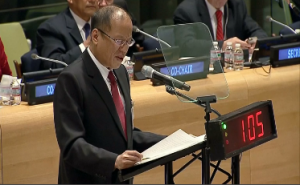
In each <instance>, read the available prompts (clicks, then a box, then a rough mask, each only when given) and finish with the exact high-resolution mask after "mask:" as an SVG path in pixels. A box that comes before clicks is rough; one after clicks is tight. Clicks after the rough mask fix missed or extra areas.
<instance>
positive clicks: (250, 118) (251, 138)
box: [248, 115, 255, 141]
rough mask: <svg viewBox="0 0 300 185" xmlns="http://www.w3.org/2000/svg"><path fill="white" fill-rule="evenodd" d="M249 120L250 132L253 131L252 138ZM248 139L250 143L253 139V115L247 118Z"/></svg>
mask: <svg viewBox="0 0 300 185" xmlns="http://www.w3.org/2000/svg"><path fill="white" fill-rule="evenodd" d="M250 120H251V122H252V130H253V136H251V129H250V128H251V123H250ZM248 137H249V140H250V141H252V140H254V139H255V127H254V116H253V115H249V116H248Z"/></svg>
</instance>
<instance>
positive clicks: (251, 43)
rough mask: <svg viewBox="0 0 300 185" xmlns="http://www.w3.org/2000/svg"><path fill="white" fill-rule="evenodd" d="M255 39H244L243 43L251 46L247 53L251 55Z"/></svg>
mask: <svg viewBox="0 0 300 185" xmlns="http://www.w3.org/2000/svg"><path fill="white" fill-rule="evenodd" d="M256 41H257V37H250V38H249V39H246V40H245V42H247V43H248V44H250V45H251V47H250V48H249V53H250V54H252V53H253V51H254V48H255V45H256Z"/></svg>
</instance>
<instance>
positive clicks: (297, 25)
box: [273, 0, 300, 36]
mask: <svg viewBox="0 0 300 185" xmlns="http://www.w3.org/2000/svg"><path fill="white" fill-rule="evenodd" d="M285 1H286V2H287V4H288V5H289V9H290V12H291V17H292V21H293V23H292V24H290V25H289V26H290V27H291V28H292V29H293V30H296V29H300V0H285ZM279 6H280V7H281V8H282V0H280V1H279ZM288 34H294V33H293V32H292V31H291V30H289V29H288V28H283V29H282V30H280V32H279V35H288ZM273 36H275V34H273Z"/></svg>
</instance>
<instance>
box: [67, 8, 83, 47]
mask: <svg viewBox="0 0 300 185" xmlns="http://www.w3.org/2000/svg"><path fill="white" fill-rule="evenodd" d="M65 18H66V26H67V28H68V31H69V33H70V35H71V36H72V37H73V38H74V40H75V42H76V44H80V43H82V42H83V40H82V37H81V35H80V32H79V29H78V26H77V23H76V21H75V19H74V18H73V16H72V14H71V12H70V10H69V8H68V9H67V10H66V14H65Z"/></svg>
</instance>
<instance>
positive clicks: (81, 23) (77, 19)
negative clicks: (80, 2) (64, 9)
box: [69, 8, 91, 31]
mask: <svg viewBox="0 0 300 185" xmlns="http://www.w3.org/2000/svg"><path fill="white" fill-rule="evenodd" d="M69 9H70V12H71V14H72V16H73V17H74V19H75V22H76V24H77V26H78V29H79V31H81V30H82V29H83V27H84V25H85V24H86V21H85V20H83V19H82V18H80V17H79V16H78V15H76V14H75V13H74V12H73V11H72V10H71V8H69ZM89 24H90V25H91V19H90V20H89Z"/></svg>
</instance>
